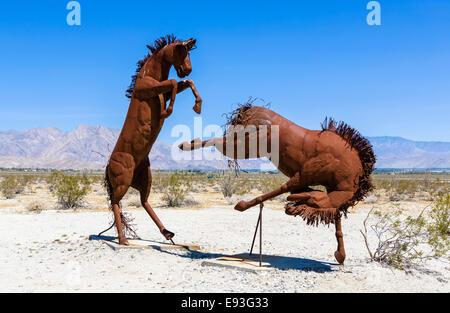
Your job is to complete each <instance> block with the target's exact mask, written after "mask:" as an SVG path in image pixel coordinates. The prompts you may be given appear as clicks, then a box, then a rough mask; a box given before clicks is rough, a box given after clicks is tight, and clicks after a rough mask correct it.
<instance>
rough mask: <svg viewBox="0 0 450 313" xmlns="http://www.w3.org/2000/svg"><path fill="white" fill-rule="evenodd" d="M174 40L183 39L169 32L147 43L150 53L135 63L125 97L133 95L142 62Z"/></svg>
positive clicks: (179, 40)
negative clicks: (151, 42) (134, 69)
mask: <svg viewBox="0 0 450 313" xmlns="http://www.w3.org/2000/svg"><path fill="white" fill-rule="evenodd" d="M176 42H183V40H182V39H179V38H177V37H176V36H175V35H174V34H169V35H165V36H162V37H159V38H158V39H156V40H155V42H154V43H153V44H152V45H147V48H148V49H149V50H150V52H151V54H150V53H147V55H146V56H145V57H144V58H143V59H142V60H139V61H138V62H137V63H136V64H137V68H136V72H135V74H134V75H133V76H131V83H130V86H129V87H128V89H127V91H126V96H127V98H131V96H132V95H133V90H134V85H135V84H136V79H137V76H138V75H139V72H140V71H141V69H142V67H143V66H144V64H145V63H147V61H148V60H149V59H150V57H151V56H152V55H155V54H157V53H158V52H159V51H161V49H162V48H164V47H165V46H168V45H170V44H173V43H176ZM192 49H195V46H194V47H192V48H191V49H190V50H192Z"/></svg>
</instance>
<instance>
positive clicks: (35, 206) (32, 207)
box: [26, 201, 45, 214]
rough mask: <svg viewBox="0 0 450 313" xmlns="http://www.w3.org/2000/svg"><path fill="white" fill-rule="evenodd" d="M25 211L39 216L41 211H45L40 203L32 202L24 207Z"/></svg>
mask: <svg viewBox="0 0 450 313" xmlns="http://www.w3.org/2000/svg"><path fill="white" fill-rule="evenodd" d="M26 210H27V211H28V212H31V213H37V214H39V213H41V211H42V210H45V205H44V204H43V203H42V202H41V201H32V202H30V203H29V204H28V205H27V206H26Z"/></svg>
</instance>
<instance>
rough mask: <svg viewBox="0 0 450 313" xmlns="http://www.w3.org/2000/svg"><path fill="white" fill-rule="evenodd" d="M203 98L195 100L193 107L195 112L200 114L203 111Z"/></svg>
mask: <svg viewBox="0 0 450 313" xmlns="http://www.w3.org/2000/svg"><path fill="white" fill-rule="evenodd" d="M202 102H203V101H202V100H198V101H196V102H195V105H194V107H193V108H192V110H194V112H195V113H197V114H200V113H202Z"/></svg>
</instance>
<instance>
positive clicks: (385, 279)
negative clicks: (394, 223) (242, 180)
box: [0, 189, 450, 292]
mask: <svg viewBox="0 0 450 313" xmlns="http://www.w3.org/2000/svg"><path fill="white" fill-rule="evenodd" d="M97 193H98V194H97V195H96V194H95V190H94V193H93V194H94V196H91V197H90V198H89V199H88V202H89V203H90V204H89V208H85V209H81V210H76V211H74V210H58V209H55V208H56V207H55V203H56V202H55V200H49V199H50V198H48V197H47V196H46V195H45V191H44V190H42V192H41V193H39V195H40V196H39V197H41V198H42V199H41V201H44V202H43V203H44V205H45V206H47V207H48V208H50V209H47V210H43V211H42V212H40V213H39V214H37V213H30V212H29V211H28V210H26V209H25V208H26V207H27V205H29V203H30V202H31V201H35V200H36V199H32V197H31V196H27V195H24V196H21V197H20V198H19V199H12V200H0V238H1V240H0V277H1V279H0V292H449V291H450V284H449V280H450V263H449V262H448V261H446V260H430V261H427V262H426V263H424V265H423V268H422V269H421V270H414V271H412V272H409V273H408V272H405V271H401V270H396V269H392V268H389V267H384V266H382V265H380V264H377V263H374V262H370V261H369V260H368V254H367V250H366V248H365V246H364V242H363V238H362V236H361V234H360V233H359V230H360V229H361V227H362V221H363V220H364V218H365V217H366V214H367V211H368V210H369V209H370V208H371V207H372V206H373V204H365V203H361V204H359V205H358V206H357V207H356V208H354V209H353V210H352V213H350V214H349V215H348V218H347V219H345V220H343V231H344V240H345V247H346V252H347V259H346V262H345V265H344V266H343V267H333V268H332V270H330V271H321V272H315V271H305V270H298V269H289V270H280V269H274V270H270V271H264V272H259V273H248V272H243V271H239V270H235V269H227V268H219V267H207V266H202V262H203V261H204V260H206V259H208V258H212V257H214V256H217V255H228V254H235V253H242V252H248V250H249V247H250V244H251V240H252V236H253V231H254V227H255V224H256V220H257V216H258V209H257V208H252V209H250V210H248V211H246V212H243V213H241V212H237V211H234V210H233V205H232V204H228V203H227V202H226V201H225V200H224V199H223V197H222V196H221V195H220V194H215V195H211V194H209V195H203V196H200V195H199V196H196V199H197V200H199V204H198V205H197V206H196V207H193V208H189V209H168V208H164V207H163V206H162V205H161V203H160V202H159V201H158V196H157V195H154V194H153V195H152V196H151V197H152V198H151V199H150V200H151V203H152V204H153V205H154V206H155V211H156V212H157V214H158V215H159V217H160V218H161V220H162V221H163V222H164V223H165V225H166V227H167V228H168V229H169V230H171V231H174V232H175V233H176V236H175V238H174V240H175V241H176V242H177V243H178V242H180V243H181V242H182V243H192V244H198V245H200V246H201V252H194V253H190V252H187V251H184V250H172V251H159V250H153V249H121V250H117V251H116V250H113V249H111V248H109V247H108V246H107V245H106V244H104V243H102V242H100V241H89V240H88V237H89V235H91V234H97V233H98V232H100V231H101V230H103V229H105V228H106V227H107V226H108V225H109V223H110V222H111V221H112V216H111V213H110V212H109V211H108V210H107V208H106V205H105V204H106V202H105V200H95V199H104V194H103V193H102V191H101V190H100V189H99V190H97ZM136 197H137V196H136V195H131V196H129V197H128V198H127V199H126V200H125V203H127V204H128V205H130V204H133V203H134V202H136V200H137V199H135V198H136ZM33 198H36V195H35V196H33ZM241 198H242V197H241ZM205 199H207V201H206V200H205ZM38 200H39V199H38ZM127 201H128V202H127ZM407 205H409V206H410V207H411V210H412V211H419V210H420V208H421V207H423V206H424V205H426V204H424V203H420V202H408V204H407ZM377 206H378V207H382V208H383V207H385V208H386V209H387V208H388V206H389V203H385V204H377ZM280 208H282V204H281V203H279V202H276V201H274V202H270V203H268V204H267V205H266V207H265V208H264V215H263V230H264V233H263V234H264V238H263V241H264V242H263V253H265V254H270V255H279V256H284V257H292V258H298V259H310V260H315V261H322V262H331V263H335V260H334V257H333V253H334V251H335V249H336V240H335V235H334V227H333V226H331V227H326V226H319V227H311V226H307V225H306V223H305V222H304V221H303V220H301V219H300V218H294V217H291V216H287V215H285V214H284V212H283V211H282V210H280ZM126 211H127V212H128V213H129V214H131V216H132V217H133V218H134V219H135V220H134V222H135V224H136V226H137V231H138V234H139V235H140V237H141V238H143V239H149V240H158V241H162V240H163V237H162V236H161V235H160V234H159V232H158V230H157V228H156V226H155V225H154V224H153V222H152V221H151V220H150V218H149V217H148V216H147V214H146V213H145V211H144V210H143V209H126ZM107 234H110V235H115V232H114V231H113V230H111V231H109V232H108V233H107ZM372 239H374V238H372ZM373 242H375V241H373ZM256 249H258V247H257V246H256ZM256 251H258V250H256Z"/></svg>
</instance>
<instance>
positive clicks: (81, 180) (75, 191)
mask: <svg viewBox="0 0 450 313" xmlns="http://www.w3.org/2000/svg"><path fill="white" fill-rule="evenodd" d="M49 183H50V191H51V193H52V194H53V195H54V196H55V197H57V198H58V203H59V204H60V205H61V207H62V208H63V209H74V208H77V207H80V206H82V205H83V200H84V198H85V197H86V195H87V194H88V193H89V191H91V183H92V182H91V180H90V179H89V178H88V177H87V176H86V175H80V174H72V175H71V174H65V173H64V172H53V173H52V175H51V177H50V180H49Z"/></svg>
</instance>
